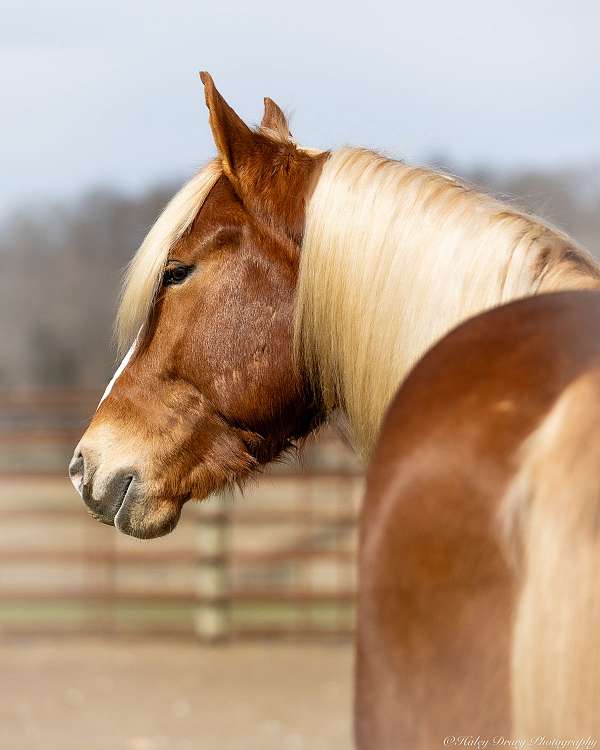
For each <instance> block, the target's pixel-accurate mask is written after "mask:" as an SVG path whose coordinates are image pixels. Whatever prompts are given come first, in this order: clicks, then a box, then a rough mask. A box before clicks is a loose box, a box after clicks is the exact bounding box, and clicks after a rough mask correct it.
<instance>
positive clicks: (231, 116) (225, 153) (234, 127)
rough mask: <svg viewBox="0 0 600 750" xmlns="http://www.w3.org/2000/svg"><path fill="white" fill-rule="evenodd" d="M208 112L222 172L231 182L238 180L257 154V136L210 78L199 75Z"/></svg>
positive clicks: (205, 75) (206, 75) (207, 75)
mask: <svg viewBox="0 0 600 750" xmlns="http://www.w3.org/2000/svg"><path fill="white" fill-rule="evenodd" d="M200 78H201V80H202V83H203V84H204V96H205V97H206V106H207V107H208V112H209V121H210V127H211V130H212V133H213V137H214V139H215V143H216V146H217V150H218V152H219V156H220V157H221V161H222V162H223V171H224V172H225V174H226V175H227V177H229V178H230V179H234V180H235V181H237V180H238V179H239V170H240V167H243V165H244V163H245V162H247V161H248V160H249V159H250V158H251V156H252V155H253V154H254V152H255V148H256V144H255V141H256V134H255V133H253V132H252V130H250V128H249V127H248V126H247V125H246V123H245V122H244V121H243V120H242V119H241V118H240V117H239V115H237V114H236V113H235V112H234V111H233V109H232V108H231V107H230V106H229V104H227V102H226V101H225V99H223V97H222V96H221V94H220V93H219V92H218V91H217V88H216V86H215V84H214V81H213V79H212V78H211V76H210V75H209V74H208V73H206V72H202V73H200Z"/></svg>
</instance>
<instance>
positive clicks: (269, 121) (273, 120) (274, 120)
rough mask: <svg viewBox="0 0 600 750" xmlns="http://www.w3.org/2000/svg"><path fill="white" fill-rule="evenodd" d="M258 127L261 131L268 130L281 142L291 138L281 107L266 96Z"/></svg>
mask: <svg viewBox="0 0 600 750" xmlns="http://www.w3.org/2000/svg"><path fill="white" fill-rule="evenodd" d="M260 127H261V128H262V129H263V130H270V131H271V132H272V133H274V134H275V135H276V136H278V137H279V138H281V139H282V140H289V139H290V138H291V137H292V134H291V133H290V127H289V125H288V121H287V118H286V116H285V115H284V114H283V111H282V109H281V107H279V105H277V104H276V103H275V102H274V101H273V100H272V99H269V97H268V96H265V112H264V114H263V118H262V122H261V123H260Z"/></svg>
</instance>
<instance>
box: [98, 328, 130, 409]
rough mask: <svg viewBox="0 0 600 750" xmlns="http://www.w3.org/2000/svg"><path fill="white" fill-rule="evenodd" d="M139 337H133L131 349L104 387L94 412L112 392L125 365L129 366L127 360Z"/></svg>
mask: <svg viewBox="0 0 600 750" xmlns="http://www.w3.org/2000/svg"><path fill="white" fill-rule="evenodd" d="M139 335H140V334H139V333H138V335H137V336H136V337H135V340H134V342H133V344H132V345H131V347H130V349H129V351H128V352H127V354H126V355H125V356H124V357H123V361H122V362H121V364H120V365H119V366H118V367H117V371H116V372H115V374H114V375H113V376H112V378H111V379H110V383H109V384H108V385H107V386H106V390H105V391H104V394H103V396H102V398H101V399H100V401H99V402H98V406H97V407H96V411H98V409H99V408H100V404H101V403H102V402H103V401H104V399H105V398H106V397H107V396H108V394H109V393H110V392H111V391H112V389H113V385H114V384H115V383H116V382H117V380H118V379H119V376H120V375H121V373H122V372H123V370H124V369H125V368H126V367H127V365H128V364H129V360H130V359H131V357H132V356H133V352H134V351H135V347H136V344H137V341H138V338H139Z"/></svg>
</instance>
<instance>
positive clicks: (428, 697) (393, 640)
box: [356, 291, 600, 750]
mask: <svg viewBox="0 0 600 750" xmlns="http://www.w3.org/2000/svg"><path fill="white" fill-rule="evenodd" d="M599 365H600V294H599V293H597V292H583V291H582V292H565V293H559V294H552V295H542V296H539V297H533V298H530V299H527V300H525V301H521V302H516V303H512V304H510V305H507V306H505V307H502V308H498V309H496V310H494V311H492V312H489V313H486V314H484V315H481V316H479V317H477V318H475V319H473V320H471V321H469V322H467V323H465V324H464V325H462V326H461V327H459V328H458V329H456V330H455V331H454V332H453V333H451V334H449V335H448V336H447V337H445V338H444V339H443V340H442V341H441V342H440V343H438V344H437V345H436V346H435V347H434V348H433V349H432V350H431V351H430V352H429V354H427V355H426V356H425V357H424V358H423V360H422V361H421V362H420V363H419V364H418V365H417V366H416V367H415V368H414V370H413V371H412V372H411V374H410V375H409V377H408V379H407V381H406V382H405V384H404V385H403V387H402V388H401V389H400V391H399V392H398V394H397V396H396V398H395V399H394V402H393V404H392V406H391V408H390V410H389V411H388V414H387V416H386V419H385V422H384V425H383V428H382V432H381V435H380V438H379V441H378V444H377V449H376V451H375V455H374V457H373V461H372V464H371V466H370V468H369V474H368V482H367V495H366V500H365V505H364V511H363V519H362V530H361V536H362V540H361V558H360V573H361V583H360V603H359V642H358V674H357V677H358V684H357V693H356V696H357V698H356V701H357V702H356V730H357V738H358V744H359V747H360V748H361V750H367V749H368V750H375V749H376V750H388V749H389V750H391V749H392V748H394V750H395V748H398V747H410V748H419V749H422V750H426V749H427V750H429V749H430V748H437V747H442V746H443V745H442V743H443V740H444V738H445V737H446V736H460V735H463V736H474V737H477V736H478V735H481V736H482V737H489V738H492V737H494V736H504V737H510V736H511V733H512V731H513V725H512V719H511V700H510V680H511V678H510V664H511V648H512V623H513V619H514V617H515V610H516V606H517V602H518V601H519V594H520V591H521V590H522V587H523V586H524V585H525V581H526V580H527V575H528V571H527V568H526V567H525V568H523V567H518V569H517V571H516V575H515V572H514V571H513V569H512V568H511V566H510V565H509V564H508V562H507V554H506V549H505V542H506V540H505V538H504V536H503V534H502V533H501V528H500V524H499V521H498V515H499V511H500V509H501V507H502V503H503V499H504V496H505V493H506V491H507V488H508V486H509V483H510V482H511V480H512V478H513V477H514V476H515V471H516V468H517V466H518V458H519V449H520V447H521V445H522V443H523V442H524V440H525V439H526V438H527V436H528V435H529V434H530V433H531V432H532V431H533V430H535V429H536V427H537V426H538V425H539V424H540V423H541V421H542V420H543V419H544V417H545V416H546V415H547V414H548V412H549V411H550V409H551V408H552V406H553V404H554V403H555V402H556V400H557V399H558V398H559V397H560V395H561V393H562V392H563V391H564V390H565V389H566V388H567V387H568V386H569V384H570V383H572V382H573V381H574V380H576V379H577V378H578V377H579V376H581V375H582V374H584V373H586V372H588V371H591V370H592V369H594V368H596V367H598V366H599ZM596 411H597V409H595V410H594V413H596ZM595 429H596V431H597V425H596V427H595ZM562 439H563V440H567V441H568V440H569V439H570V438H569V437H568V433H565V434H564V435H563V438H562ZM571 439H572V438H571ZM588 439H591V436H588V437H587V438H585V437H584V438H583V440H584V442H585V440H588ZM566 448H568V446H566V445H564V444H561V443H560V442H559V443H558V444H557V450H559V451H564V450H565V449H566ZM584 449H585V447H584V445H582V444H580V450H584ZM594 455H595V454H594ZM553 461H554V462H556V459H553ZM550 467H551V465H550V464H546V465H545V467H542V468H543V469H544V471H546V472H547V471H548V470H549V469H550ZM599 473H600V472H599V470H598V468H597V467H596V468H595V469H594V472H593V483H592V486H593V487H595V488H596V489H597V483H598V476H599ZM555 481H556V479H555ZM588 481H589V480H588ZM571 482H572V479H569V478H568V477H567V484H566V485H565V491H566V495H567V496H566V497H563V498H560V499H561V503H563V505H562V507H561V506H558V507H557V509H556V511H555V513H558V514H562V515H563V516H564V518H565V523H567V522H568V518H569V514H570V513H572V514H575V516H576V515H577V511H576V510H574V509H573V510H572V511H569V503H570V504H574V508H576V507H577V503H578V502H580V500H579V499H578V496H577V493H576V492H575V494H574V495H572V496H571V497H569V492H568V490H569V486H570V483H571ZM546 489H548V488H546ZM582 499H583V498H582ZM586 502H587V501H586ZM594 502H595V503H596V508H597V509H598V508H600V497H599V496H598V494H597V492H596V495H595V500H594ZM538 512H539V513H540V514H541V515H542V516H543V514H544V512H545V511H544V509H543V506H542V508H541V510H539V511H538ZM596 512H598V510H597V511H596ZM596 517H597V516H596ZM559 523H560V520H559ZM539 529H540V526H539V524H538V525H537V526H536V527H535V528H533V529H531V534H532V535H534V536H535V534H536V533H537V532H539ZM582 531H583V533H584V535H585V534H593V533H594V532H593V530H592V529H591V528H589V527H588V529H587V530H585V529H582ZM528 534H529V532H528ZM513 541H514V540H513ZM522 543H524V544H527V540H526V539H525V540H524V542H522ZM572 544H573V545H574V546H573V547H572V549H573V554H576V553H577V545H579V544H583V540H581V541H575V540H573V541H572ZM564 554H565V556H564V557H563V563H564V565H569V564H570V563H569V561H568V558H567V557H566V556H567V555H568V554H569V551H568V548H566V551H565V553H564ZM582 574H584V575H587V576H588V577H587V578H585V583H586V584H589V585H590V586H592V587H593V585H595V583H597V580H598V579H597V576H595V575H592V573H591V571H588V572H587V574H586V573H583V571H582ZM554 580H555V581H556V580H557V573H556V571H555V573H554ZM581 583H582V585H583V583H584V581H582V582H581ZM547 585H548V584H547ZM559 590H560V589H558V588H557V590H556V592H555V594H558V591H559ZM540 593H542V592H541V591H540ZM597 596H598V594H597V593H596V597H597ZM550 598H552V595H550ZM573 601H574V600H573V598H572V596H571V595H570V593H569V590H568V589H563V590H560V596H557V597H556V598H555V599H554V607H555V613H556V616H557V617H558V615H559V614H560V613H561V612H563V613H565V612H567V611H568V609H569V607H570V606H571V604H572V602H573ZM578 612H580V615H579V617H580V618H581V617H585V612H584V611H582V610H578ZM537 627H538V632H537V633H534V634H533V640H530V641H529V646H528V649H532V648H534V643H535V640H536V639H540V638H542V637H543V638H546V639H549V640H551V639H552V637H553V636H554V635H556V634H555V632H554V630H553V629H554V627H555V625H553V624H550V622H549V621H548V622H547V623H545V622H543V621H538V623H537ZM544 628H552V630H548V632H546V631H545V630H544ZM585 632H586V631H585V630H582V631H581V634H580V637H583V638H586V639H587V640H585V642H584V643H581V644H578V650H579V651H580V653H581V654H582V655H583V654H586V653H587V654H588V659H591V658H592V654H593V653H596V652H597V646H596V645H595V644H596V643H597V636H596V634H595V633H591V632H590V631H589V630H588V631H587V635H584V633H585ZM572 648H573V649H575V648H576V644H575V643H573V645H572ZM566 657H567V659H568V654H567V655H566ZM541 658H542V659H545V660H546V662H547V663H546V672H547V675H546V678H545V679H546V680H551V679H552V678H551V675H552V672H553V666H554V668H556V666H557V663H556V662H554V663H553V661H552V659H553V658H554V657H553V656H552V653H551V652H546V653H545V654H544V655H543V656H542V657H541ZM563 658H564V655H563ZM594 658H595V657H594ZM584 661H585V657H584V659H583V661H582V660H581V659H580V657H577V664H578V666H579V668H581V667H582V666H583V664H584ZM594 663H595V662H594ZM582 674H583V673H582ZM597 683H598V675H597V674H596V676H595V678H594V679H589V680H588V681H587V683H586V684H587V685H592V686H594V685H595V684H597ZM548 687H549V684H548ZM543 689H544V679H541V678H540V680H538V683H537V692H538V695H537V697H536V701H538V702H539V701H541V700H542V696H541V695H539V691H542V690H543ZM557 694H558V693H557V691H555V692H554V693H553V695H554V696H556V695H557ZM577 700H578V701H579V704H580V705H579V709H580V711H579V715H580V716H583V717H587V723H586V721H584V720H582V722H581V723H580V725H579V727H578V734H580V735H581V736H583V735H586V734H587V733H589V732H592V730H594V729H598V726H597V724H596V723H595V721H591V720H590V717H591V716H595V715H596V713H597V712H596V706H595V701H596V696H595V694H594V693H593V691H590V690H588V691H587V692H586V690H585V688H584V689H583V690H582V691H581V692H580V693H579V694H578V697H577ZM550 702H551V704H552V705H551V710H550V711H549V712H548V711H547V712H546V713H545V714H542V717H544V716H545V719H544V718H542V720H538V721H537V722H529V724H528V725H527V726H528V728H529V729H531V731H532V732H536V733H543V732H545V733H550V732H551V731H552V730H555V731H556V730H557V726H558V722H556V721H551V719H550V715H551V714H552V712H554V713H556V714H558V713H560V711H561V708H562V707H561V705H560V703H559V702H558V701H556V700H555V701H550ZM572 704H573V701H571V703H570V704H569V705H572ZM532 705H533V704H532ZM586 707H587V708H586ZM518 711H520V714H523V713H524V712H525V711H526V708H525V707H524V706H522V705H521V706H520V707H518ZM572 728H573V727H572V723H571V724H570V725H569V729H572ZM563 739H564V738H563Z"/></svg>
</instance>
